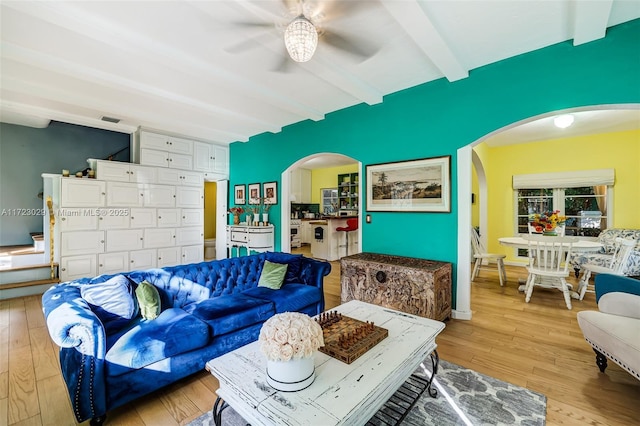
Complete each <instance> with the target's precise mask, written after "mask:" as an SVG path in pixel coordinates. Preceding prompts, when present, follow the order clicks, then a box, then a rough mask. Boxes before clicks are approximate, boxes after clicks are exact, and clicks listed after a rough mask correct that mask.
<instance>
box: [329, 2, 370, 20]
mask: <svg viewBox="0 0 640 426" xmlns="http://www.w3.org/2000/svg"><path fill="white" fill-rule="evenodd" d="M371 7H373V6H372V5H371V2H367V1H349V0H341V1H340V0H337V1H332V2H323V3H322V5H321V6H320V7H319V8H318V13H320V14H321V15H322V20H323V21H327V22H328V21H335V20H338V19H340V18H342V17H343V16H352V15H355V14H356V13H358V11H359V10H362V9H366V8H371Z"/></svg>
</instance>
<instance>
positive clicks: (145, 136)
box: [140, 131, 193, 155]
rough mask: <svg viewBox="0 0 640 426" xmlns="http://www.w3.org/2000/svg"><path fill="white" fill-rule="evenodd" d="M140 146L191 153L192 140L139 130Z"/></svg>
mask: <svg viewBox="0 0 640 426" xmlns="http://www.w3.org/2000/svg"><path fill="white" fill-rule="evenodd" d="M140 148H149V149H155V150H160V151H167V152H174V153H178V154H187V155H192V154H193V141H190V140H188V139H183V138H177V137H174V136H167V135H161V134H158V133H150V132H144V131H143V132H140Z"/></svg>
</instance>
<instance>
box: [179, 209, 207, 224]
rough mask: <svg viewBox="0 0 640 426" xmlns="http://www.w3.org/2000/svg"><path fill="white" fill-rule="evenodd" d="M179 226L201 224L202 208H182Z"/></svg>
mask: <svg viewBox="0 0 640 426" xmlns="http://www.w3.org/2000/svg"><path fill="white" fill-rule="evenodd" d="M180 225H181V226H203V225H204V210H202V209H182V217H181V221H180Z"/></svg>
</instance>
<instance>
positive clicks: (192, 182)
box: [180, 170, 204, 186]
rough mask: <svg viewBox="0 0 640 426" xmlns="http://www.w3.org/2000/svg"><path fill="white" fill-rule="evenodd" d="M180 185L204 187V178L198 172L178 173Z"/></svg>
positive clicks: (184, 171) (183, 171)
mask: <svg viewBox="0 0 640 426" xmlns="http://www.w3.org/2000/svg"><path fill="white" fill-rule="evenodd" d="M180 184H182V185H186V186H202V185H204V176H203V175H202V173H198V172H188V171H186V170H181V171H180Z"/></svg>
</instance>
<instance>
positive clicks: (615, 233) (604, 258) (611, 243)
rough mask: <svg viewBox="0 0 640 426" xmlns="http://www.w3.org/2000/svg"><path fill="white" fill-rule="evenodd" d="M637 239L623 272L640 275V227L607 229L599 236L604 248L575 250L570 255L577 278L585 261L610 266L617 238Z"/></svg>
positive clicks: (624, 273)
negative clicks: (596, 250)
mask: <svg viewBox="0 0 640 426" xmlns="http://www.w3.org/2000/svg"><path fill="white" fill-rule="evenodd" d="M618 237H620V238H624V239H633V240H636V242H637V243H636V247H635V249H633V250H632V251H631V255H630V256H629V258H628V260H627V264H626V265H625V266H624V267H623V268H622V274H623V275H627V276H637V275H640V229H620V228H612V229H605V230H604V231H602V232H601V233H600V235H599V236H598V242H599V243H600V244H602V249H600V251H598V252H595V253H588V252H574V253H571V256H570V257H569V263H570V264H571V267H572V268H573V270H574V271H575V275H576V278H578V276H579V275H580V269H581V268H582V265H583V264H585V263H591V264H592V265H598V266H604V267H608V266H609V264H610V263H611V257H612V255H613V252H614V250H615V246H616V238H618Z"/></svg>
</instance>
